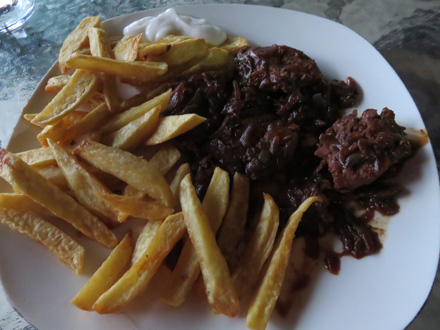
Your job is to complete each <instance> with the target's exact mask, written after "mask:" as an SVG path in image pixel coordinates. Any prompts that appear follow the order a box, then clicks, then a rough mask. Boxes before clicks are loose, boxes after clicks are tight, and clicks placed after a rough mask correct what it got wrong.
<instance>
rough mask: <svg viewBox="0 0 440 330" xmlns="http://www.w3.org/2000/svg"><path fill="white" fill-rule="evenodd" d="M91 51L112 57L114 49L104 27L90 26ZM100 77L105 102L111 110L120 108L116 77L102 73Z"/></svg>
mask: <svg viewBox="0 0 440 330" xmlns="http://www.w3.org/2000/svg"><path fill="white" fill-rule="evenodd" d="M89 42H90V52H91V53H92V55H93V56H99V57H106V58H111V57H112V50H111V48H110V41H109V38H108V36H107V33H106V32H105V31H104V30H103V29H98V28H90V29H89ZM100 78H101V81H102V85H103V93H104V98H105V102H106V103H107V106H108V108H109V110H110V111H112V112H113V111H117V110H118V108H119V102H120V101H119V96H118V91H117V87H116V77H115V76H112V75H109V74H105V73H101V74H100Z"/></svg>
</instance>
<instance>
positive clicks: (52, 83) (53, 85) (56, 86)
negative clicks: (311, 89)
mask: <svg viewBox="0 0 440 330" xmlns="http://www.w3.org/2000/svg"><path fill="white" fill-rule="evenodd" d="M69 80H70V76H69V75H67V74H62V75H60V76H55V77H52V78H49V80H48V81H47V83H46V86H45V87H44V91H45V92H47V93H58V92H59V91H60V90H62V89H63V87H64V86H66V85H67V83H68V82H69Z"/></svg>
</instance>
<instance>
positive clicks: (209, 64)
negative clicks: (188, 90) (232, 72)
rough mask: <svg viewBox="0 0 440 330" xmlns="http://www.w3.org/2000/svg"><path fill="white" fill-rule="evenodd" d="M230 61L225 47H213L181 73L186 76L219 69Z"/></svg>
mask: <svg viewBox="0 0 440 330" xmlns="http://www.w3.org/2000/svg"><path fill="white" fill-rule="evenodd" d="M231 63H232V62H231V57H230V54H229V52H228V51H227V50H226V49H222V48H217V47H213V48H210V49H209V51H208V54H207V55H206V57H204V58H203V59H201V60H200V61H198V62H197V63H196V64H194V65H192V66H191V67H189V68H188V69H186V70H184V71H183V72H182V73H181V75H182V76H188V75H192V74H196V73H201V72H205V71H210V70H220V69H222V68H225V67H227V66H228V65H230V64H231Z"/></svg>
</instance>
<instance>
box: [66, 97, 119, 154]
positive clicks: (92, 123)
mask: <svg viewBox="0 0 440 330" xmlns="http://www.w3.org/2000/svg"><path fill="white" fill-rule="evenodd" d="M111 116H112V114H111V112H110V111H109V109H108V106H107V104H106V103H101V104H100V105H98V106H97V107H96V108H94V109H93V110H92V111H90V112H89V113H87V114H86V115H85V116H84V117H83V118H81V120H79V121H78V122H77V123H74V124H72V125H71V126H69V127H67V128H66V129H65V130H64V134H63V136H62V137H61V138H60V139H59V140H58V142H59V143H60V144H61V145H69V144H71V143H72V142H75V140H76V139H78V138H80V137H82V136H84V135H85V134H87V133H91V132H95V131H96V130H97V128H98V127H99V126H100V125H102V123H103V122H105V121H106V120H107V119H108V118H110V117H111Z"/></svg>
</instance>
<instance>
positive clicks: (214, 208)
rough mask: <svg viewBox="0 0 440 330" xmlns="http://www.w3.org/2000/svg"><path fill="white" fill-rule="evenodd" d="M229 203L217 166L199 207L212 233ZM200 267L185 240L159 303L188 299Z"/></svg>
mask: <svg viewBox="0 0 440 330" xmlns="http://www.w3.org/2000/svg"><path fill="white" fill-rule="evenodd" d="M228 202H229V174H228V173H227V172H226V171H223V170H222V169H221V168H219V167H217V168H216V169H215V170H214V174H213V176H212V178H211V182H210V184H209V186H208V190H207V191H206V194H205V198H204V199H203V203H202V208H203V211H204V212H205V214H207V215H208V214H209V216H208V218H209V224H210V226H211V228H212V232H213V233H214V235H215V233H216V232H217V230H218V228H219V227H220V224H221V222H222V220H223V217H224V215H225V213H226V209H227V207H228ZM199 274H200V266H199V261H198V257H197V253H196V251H195V249H194V247H193V245H192V242H191V240H189V239H187V240H186V241H185V244H184V245H183V249H182V252H181V254H180V257H179V259H178V261H177V264H176V267H175V268H174V270H173V273H172V275H171V277H170V281H169V283H168V284H167V286H166V289H165V291H164V294H163V295H162V297H161V298H162V300H163V301H164V302H166V303H167V304H169V305H171V306H180V305H181V304H182V303H183V302H184V300H185V299H186V297H187V296H188V294H189V292H190V291H191V288H192V287H193V285H194V283H195V281H196V280H197V278H198V277H199Z"/></svg>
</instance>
